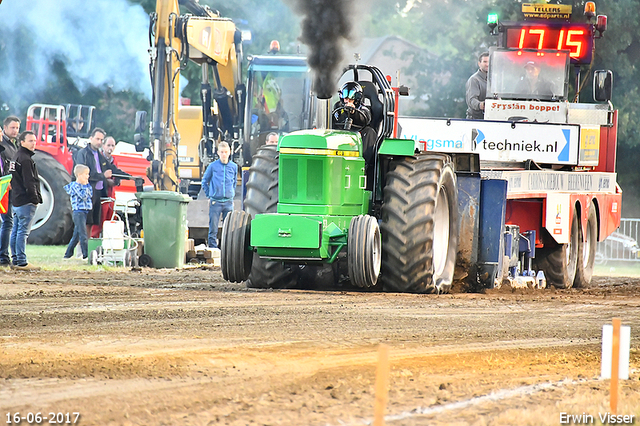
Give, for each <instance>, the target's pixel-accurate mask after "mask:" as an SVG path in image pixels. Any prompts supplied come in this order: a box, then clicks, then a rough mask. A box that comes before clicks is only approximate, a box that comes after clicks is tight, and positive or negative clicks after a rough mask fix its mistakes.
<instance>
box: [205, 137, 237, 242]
mask: <svg viewBox="0 0 640 426" xmlns="http://www.w3.org/2000/svg"><path fill="white" fill-rule="evenodd" d="M230 155H231V149H230V148H229V144H228V143H226V142H220V143H219V144H218V156H219V157H220V158H218V159H217V160H216V161H214V162H213V163H211V164H209V166H208V167H207V170H206V171H205V172H204V177H203V178H202V189H203V190H204V193H205V195H206V196H207V198H208V199H209V238H208V244H207V245H208V246H209V247H212V248H218V225H219V224H220V215H222V220H223V221H224V220H225V218H226V217H227V215H228V214H229V213H231V212H232V211H233V197H234V196H235V194H236V181H237V179H238V165H237V164H236V163H234V162H232V161H229V156H230Z"/></svg>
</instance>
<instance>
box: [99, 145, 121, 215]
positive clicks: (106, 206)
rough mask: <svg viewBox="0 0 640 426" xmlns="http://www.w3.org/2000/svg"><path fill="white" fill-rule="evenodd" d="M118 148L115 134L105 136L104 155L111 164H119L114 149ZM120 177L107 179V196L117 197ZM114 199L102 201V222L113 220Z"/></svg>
mask: <svg viewBox="0 0 640 426" xmlns="http://www.w3.org/2000/svg"><path fill="white" fill-rule="evenodd" d="M115 149H116V140H115V139H114V138H113V136H107V137H106V138H104V142H103V144H102V155H104V158H106V160H107V161H108V162H109V164H111V165H113V166H116V167H117V166H118V165H117V164H116V159H115V158H114V157H113V151H114V150H115ZM119 181H120V179H115V178H113V177H111V178H109V179H107V197H109V198H114V199H115V197H116V186H118V185H119V184H120V182H119ZM113 203H114V202H113V201H109V202H108V203H102V220H101V223H102V224H104V221H105V220H111V218H112V217H113V209H114V205H113Z"/></svg>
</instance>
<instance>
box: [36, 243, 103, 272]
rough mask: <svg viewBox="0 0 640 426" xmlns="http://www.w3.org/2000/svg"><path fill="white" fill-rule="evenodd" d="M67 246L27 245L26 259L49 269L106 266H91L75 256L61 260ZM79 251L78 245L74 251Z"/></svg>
mask: <svg viewBox="0 0 640 426" xmlns="http://www.w3.org/2000/svg"><path fill="white" fill-rule="evenodd" d="M66 248H67V246H34V245H28V246H27V260H28V261H29V263H32V264H34V265H36V266H40V267H41V268H43V269H49V270H62V269H74V270H103V269H106V268H109V267H107V266H102V265H97V266H92V265H89V263H88V262H87V261H86V260H82V259H78V258H76V257H75V256H74V257H73V259H71V260H63V259H62V258H63V256H64V252H65V250H66ZM79 252H80V247H76V253H79Z"/></svg>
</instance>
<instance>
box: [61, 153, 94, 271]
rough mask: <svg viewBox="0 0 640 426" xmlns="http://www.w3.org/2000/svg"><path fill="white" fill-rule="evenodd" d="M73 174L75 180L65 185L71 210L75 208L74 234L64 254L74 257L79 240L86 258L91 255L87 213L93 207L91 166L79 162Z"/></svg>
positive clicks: (66, 256)
mask: <svg viewBox="0 0 640 426" xmlns="http://www.w3.org/2000/svg"><path fill="white" fill-rule="evenodd" d="M73 174H74V176H75V177H76V180H75V181H74V182H71V183H69V184H67V185H65V187H64V190H65V191H67V194H69V195H70V196H71V210H73V236H72V237H71V241H69V245H68V246H67V251H66V252H65V254H64V258H65V259H71V257H73V250H74V249H75V248H76V245H77V244H78V242H79V243H80V249H81V250H82V258H83V259H86V258H87V256H88V255H89V253H88V251H89V244H88V240H87V214H89V211H90V210H91V208H92V207H93V202H92V199H91V196H92V195H93V189H92V188H91V184H90V183H89V167H87V166H85V165H84V164H77V165H76V166H75V167H74V168H73Z"/></svg>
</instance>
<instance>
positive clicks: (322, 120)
mask: <svg viewBox="0 0 640 426" xmlns="http://www.w3.org/2000/svg"><path fill="white" fill-rule="evenodd" d="M316 128H318V129H330V128H331V99H330V98H317V108H316Z"/></svg>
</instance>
